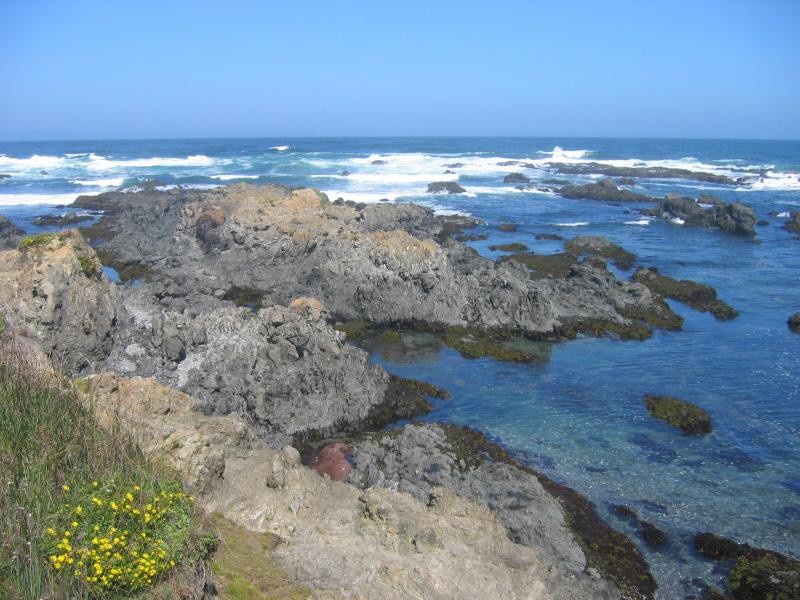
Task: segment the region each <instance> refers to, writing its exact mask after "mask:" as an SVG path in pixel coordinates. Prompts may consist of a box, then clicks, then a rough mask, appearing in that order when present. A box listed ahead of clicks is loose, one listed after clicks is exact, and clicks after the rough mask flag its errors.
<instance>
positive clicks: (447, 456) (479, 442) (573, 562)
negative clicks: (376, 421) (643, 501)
mask: <svg viewBox="0 0 800 600" xmlns="http://www.w3.org/2000/svg"><path fill="white" fill-rule="evenodd" d="M351 443H352V445H353V446H354V447H355V449H356V450H355V453H354V461H355V466H354V468H353V471H352V472H351V473H350V476H349V478H348V481H352V482H354V483H355V484H356V485H358V486H359V487H362V488H370V487H374V486H379V487H384V488H389V489H397V490H400V491H403V492H408V493H410V494H411V495H413V496H414V497H416V498H418V499H421V500H423V501H424V500H426V499H428V498H429V497H430V496H431V494H432V493H434V491H435V490H436V489H437V488H439V487H444V488H446V489H449V490H453V491H454V492H455V493H457V494H458V495H460V496H463V497H465V498H468V499H470V500H472V501H474V502H477V503H480V504H483V505H484V506H487V507H488V508H490V509H491V510H492V511H493V512H494V513H495V514H496V515H497V516H498V517H499V518H500V519H501V520H502V521H503V522H504V523H505V526H506V528H507V529H508V534H509V536H510V537H511V539H513V540H515V541H517V542H519V543H521V544H524V545H526V546H532V547H535V548H538V549H539V551H540V554H541V556H542V559H543V561H544V562H545V563H547V564H550V565H553V568H554V569H558V570H566V571H568V572H570V573H572V574H573V575H572V576H573V577H574V578H575V579H574V581H573V585H574V586H575V587H574V588H573V590H572V592H571V594H572V595H571V596H570V597H581V598H594V597H596V596H597V595H602V594H603V593H605V594H608V593H610V591H609V590H608V587H607V585H606V584H605V582H603V581H602V580H601V581H595V580H592V578H591V577H589V576H588V575H587V565H588V566H589V568H591V569H597V570H599V571H600V572H601V573H603V574H604V575H607V576H609V577H611V578H613V579H614V580H615V581H616V582H617V584H618V585H619V586H620V587H622V589H623V590H624V591H625V592H626V593H627V594H629V595H630V597H637V598H651V597H652V594H653V591H654V590H655V583H654V581H653V579H652V576H651V575H650V574H649V571H648V569H647V566H646V563H645V562H644V560H643V559H642V558H641V556H640V555H639V554H638V551H637V550H636V548H635V546H634V545H633V544H632V543H631V542H630V540H627V538H625V537H624V536H622V535H621V534H619V533H617V532H615V531H613V530H612V529H610V528H608V526H606V525H605V524H603V523H602V522H601V521H600V520H599V519H598V518H597V515H596V514H595V513H594V511H593V509H592V508H591V505H590V504H589V503H588V502H586V500H585V499H583V498H582V497H580V496H579V495H577V494H576V493H575V492H573V491H572V490H568V489H567V488H563V487H562V486H559V485H558V484H555V483H554V482H552V481H550V480H548V479H547V478H545V477H543V476H541V475H539V474H536V473H534V472H532V471H530V470H528V469H525V468H523V467H521V466H520V465H518V464H516V463H515V462H514V461H513V460H512V459H511V458H510V457H509V456H508V454H507V453H505V452H504V451H503V450H502V449H501V448H499V447H498V446H495V445H494V444H492V443H491V442H489V441H488V440H486V438H484V437H483V436H482V435H480V434H479V433H477V432H475V431H473V430H469V429H467V428H458V427H454V426H452V425H440V424H425V425H422V424H417V425H407V426H405V427H404V428H403V429H401V430H399V431H389V432H386V433H383V434H375V435H370V436H367V437H366V438H365V439H357V440H352V441H351ZM601 590H603V591H601Z"/></svg>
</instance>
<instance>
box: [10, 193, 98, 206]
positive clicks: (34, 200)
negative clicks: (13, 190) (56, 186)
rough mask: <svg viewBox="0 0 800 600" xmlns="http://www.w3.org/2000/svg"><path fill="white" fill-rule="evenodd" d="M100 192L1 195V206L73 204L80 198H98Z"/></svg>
mask: <svg viewBox="0 0 800 600" xmlns="http://www.w3.org/2000/svg"><path fill="white" fill-rule="evenodd" d="M97 194H99V192H84V193H81V194H75V193H72V194H0V206H37V205H49V206H53V205H59V204H64V205H66V204H72V203H73V202H75V199H76V198H77V197H78V196H96V195H97Z"/></svg>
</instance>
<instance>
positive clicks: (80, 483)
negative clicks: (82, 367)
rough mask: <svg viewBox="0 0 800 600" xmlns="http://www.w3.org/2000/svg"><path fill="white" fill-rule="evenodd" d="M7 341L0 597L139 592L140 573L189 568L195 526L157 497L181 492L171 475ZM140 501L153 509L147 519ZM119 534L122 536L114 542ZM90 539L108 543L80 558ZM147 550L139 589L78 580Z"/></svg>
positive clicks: (2, 352)
mask: <svg viewBox="0 0 800 600" xmlns="http://www.w3.org/2000/svg"><path fill="white" fill-rule="evenodd" d="M9 344H10V342H8V340H7V339H3V338H2V337H0V482H2V484H1V485H0V514H2V515H3V518H2V520H0V598H4V597H8V598H48V599H57V598H78V599H84V598H114V597H118V596H120V595H127V596H130V595H131V593H136V594H141V593H143V592H145V591H146V590H147V588H148V586H149V585H150V583H148V581H147V580H148V579H149V580H150V582H152V584H153V585H155V584H159V583H160V582H161V581H163V580H164V578H165V576H166V575H167V573H168V571H170V570H171V569H172V565H171V562H172V561H174V562H175V563H176V569H174V570H173V571H180V569H181V566H182V565H185V567H186V568H192V567H193V566H194V565H189V564H187V563H188V562H190V561H191V559H193V558H194V557H195V556H194V554H193V553H194V552H195V550H194V548H195V547H196V543H197V542H196V540H197V538H198V537H199V532H198V531H197V525H196V523H197V520H196V518H195V516H194V511H193V509H192V507H191V502H189V501H188V499H186V498H185V497H184V496H179V497H178V498H177V500H176V499H175V497H174V496H173V497H172V499H171V500H170V501H169V502H168V501H166V500H164V496H163V494H182V493H183V492H182V489H181V484H180V482H179V481H178V479H177V478H176V477H175V476H174V474H172V473H170V472H167V471H165V470H162V469H159V468H157V467H156V466H154V465H153V464H151V463H149V462H148V461H147V460H146V459H145V458H144V457H143V456H142V454H141V453H140V452H139V451H138V449H137V448H136V447H135V445H134V444H132V443H131V442H130V440H128V439H127V438H126V437H125V436H124V435H122V434H121V433H118V432H106V431H104V430H102V429H101V428H100V427H99V426H97V425H96V423H95V420H94V417H93V415H92V413H91V411H90V410H88V409H87V408H86V407H85V406H84V405H83V404H82V403H81V402H80V401H79V399H78V396H77V392H76V390H75V389H74V388H73V387H72V386H71V384H69V383H68V382H66V381H64V380H63V379H61V378H60V377H58V376H56V375H55V374H53V373H51V372H49V371H46V370H44V369H43V368H42V367H41V366H38V365H36V364H35V363H34V361H33V360H32V359H30V358H26V356H25V355H23V354H21V353H19V352H17V351H15V350H14V349H13V348H10V347H9ZM95 482H96V483H95ZM127 494H131V495H132V496H133V497H134V500H132V501H131V500H129V499H128V497H127ZM92 498H96V499H97V500H99V501H100V502H101V503H102V506H101V505H99V504H98V503H97V502H95V501H93V500H92ZM156 498H159V500H158V501H157V502H156ZM112 501H113V502H115V503H117V504H121V505H122V507H121V508H120V514H117V511H113V510H110V506H111V505H110V503H111V502H112ZM159 503H160V504H159ZM126 505H128V506H130V507H131V508H130V509H127V510H125V509H124V507H125V506H126ZM148 505H151V506H152V505H155V506H157V507H158V508H157V509H156V510H155V512H153V511H152V510H151V511H150V514H151V517H150V519H148V522H147V523H146V522H145V518H144V516H143V514H144V513H143V512H142V511H145V510H147V508H146V507H147V506H148ZM78 506H80V507H81V509H80V510H78V508H77V507H78ZM134 510H138V511H139V513H140V514H134ZM95 528H97V529H95ZM111 528H115V530H114V531H112V529H111ZM125 530H127V531H128V534H127V535H126V536H125V537H126V540H125V542H116V543H114V537H119V535H120V534H119V531H125ZM65 532H68V533H69V535H66V534H65ZM151 535H152V537H150V536H151ZM93 537H98V538H108V542H107V543H111V544H114V548H112V549H101V550H99V559H98V560H93V561H91V563H90V564H87V561H86V560H84V559H85V558H86V556H85V555H84V554H82V553H81V552H80V549H88V551H91V550H92V549H94V550H97V548H98V546H99V545H100V544H97V543H93V541H92V538H93ZM64 539H67V540H68V543H67V544H66V546H67V547H68V548H65V544H64ZM159 540H160V541H159ZM59 546H60V547H59ZM148 550H149V552H148V554H149V555H151V556H152V555H153V553H155V556H156V557H157V563H156V565H151V567H150V568H148V573H149V574H148V577H147V578H145V583H144V584H143V585H138V584H137V585H132V584H130V583H127V584H126V583H124V582H123V581H120V582H119V584H118V583H117V582H116V581H114V579H113V578H112V579H111V583H110V584H109V585H105V584H103V582H102V576H98V578H97V581H91V578H92V577H94V576H95V575H94V573H91V572H89V573H88V576H89V577H90V581H86V577H87V569H88V570H91V571H94V570H95V567H94V563H95V562H99V563H101V568H103V574H106V575H108V574H109V573H110V569H111V568H115V569H117V568H121V569H122V570H123V571H124V570H125V569H126V568H127V567H128V566H132V565H133V563H131V562H129V561H131V560H132V558H135V557H134V556H133V552H136V553H137V554H138V555H139V556H141V554H142V553H143V552H146V551H148ZM162 550H163V555H161V551H162ZM106 552H108V555H106ZM115 555H116V556H115ZM59 556H61V557H62V558H61V559H60V560H59V559H58V557H59ZM120 556H121V557H122V558H119V557H120ZM53 557H56V558H53ZM69 560H72V561H73V562H71V563H70V562H69ZM79 560H84V564H83V565H81V566H80V567H79V566H78V561H79ZM56 564H60V565H61V566H60V568H58V569H56V568H55V565H56ZM133 567H134V568H135V565H133ZM153 567H154V568H153ZM153 571H155V572H153ZM76 572H77V574H76ZM131 577H132V576H131ZM122 579H123V578H122V577H120V580H122ZM107 580H108V578H107ZM126 581H128V582H130V581H131V579H127V580H126ZM161 585H162V586H163V583H161ZM137 590H138V591H137ZM3 594H6V596H4V595H3Z"/></svg>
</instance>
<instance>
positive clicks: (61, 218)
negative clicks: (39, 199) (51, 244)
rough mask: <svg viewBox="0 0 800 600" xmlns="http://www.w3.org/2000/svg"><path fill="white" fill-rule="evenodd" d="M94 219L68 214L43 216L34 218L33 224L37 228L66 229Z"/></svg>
mask: <svg viewBox="0 0 800 600" xmlns="http://www.w3.org/2000/svg"><path fill="white" fill-rule="evenodd" d="M92 219H94V217H93V216H92V215H86V214H76V213H69V214H66V215H44V216H42V217H36V218H35V219H34V220H33V224H34V225H37V226H38V227H68V226H70V225H76V224H78V223H84V222H86V221H91V220H92Z"/></svg>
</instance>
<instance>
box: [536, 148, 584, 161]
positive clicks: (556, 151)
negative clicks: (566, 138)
mask: <svg viewBox="0 0 800 600" xmlns="http://www.w3.org/2000/svg"><path fill="white" fill-rule="evenodd" d="M591 153H592V151H591V150H564V149H563V148H562V147H561V146H556V147H555V148H553V149H552V150H551V151H550V152H547V151H546V150H539V151H537V152H536V154H546V155H548V156H549V157H550V158H551V159H553V160H556V161H561V160H564V159H575V158H586V157H587V156H588V155H589V154H591Z"/></svg>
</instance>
